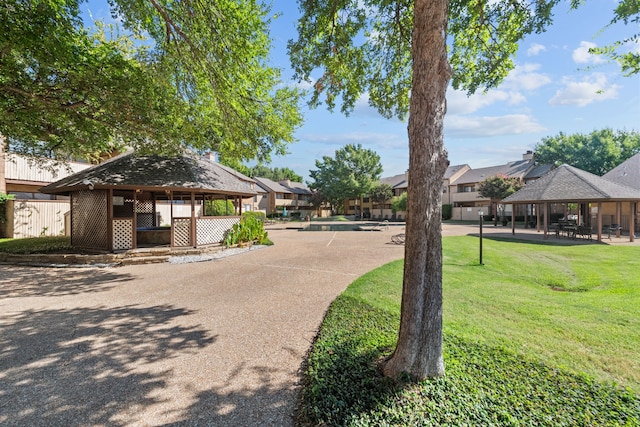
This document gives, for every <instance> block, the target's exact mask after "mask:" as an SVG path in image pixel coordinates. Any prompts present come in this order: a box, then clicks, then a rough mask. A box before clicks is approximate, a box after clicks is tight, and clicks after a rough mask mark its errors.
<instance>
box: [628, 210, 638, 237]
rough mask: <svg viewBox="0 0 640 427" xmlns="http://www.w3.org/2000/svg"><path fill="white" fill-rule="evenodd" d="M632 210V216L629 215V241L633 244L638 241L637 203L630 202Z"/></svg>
mask: <svg viewBox="0 0 640 427" xmlns="http://www.w3.org/2000/svg"><path fill="white" fill-rule="evenodd" d="M629 207H630V208H631V215H629V241H630V242H633V241H635V239H636V202H629Z"/></svg>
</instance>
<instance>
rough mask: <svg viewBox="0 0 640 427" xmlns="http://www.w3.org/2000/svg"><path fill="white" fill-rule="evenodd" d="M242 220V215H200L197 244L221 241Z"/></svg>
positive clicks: (197, 222)
mask: <svg viewBox="0 0 640 427" xmlns="http://www.w3.org/2000/svg"><path fill="white" fill-rule="evenodd" d="M239 222H240V217H237V216H234V217H200V218H197V220H196V236H197V244H198V246H199V245H210V244H214V243H220V242H222V240H223V239H224V237H225V234H226V232H227V231H228V230H230V229H231V227H233V225H234V224H237V223H239Z"/></svg>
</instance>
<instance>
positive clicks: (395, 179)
mask: <svg viewBox="0 0 640 427" xmlns="http://www.w3.org/2000/svg"><path fill="white" fill-rule="evenodd" d="M380 183H381V184H388V185H390V186H391V188H402V185H404V187H405V188H406V186H407V173H401V174H399V175H394V176H388V177H385V178H380Z"/></svg>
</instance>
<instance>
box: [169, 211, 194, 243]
mask: <svg viewBox="0 0 640 427" xmlns="http://www.w3.org/2000/svg"><path fill="white" fill-rule="evenodd" d="M173 245H174V246H191V218H174V219H173Z"/></svg>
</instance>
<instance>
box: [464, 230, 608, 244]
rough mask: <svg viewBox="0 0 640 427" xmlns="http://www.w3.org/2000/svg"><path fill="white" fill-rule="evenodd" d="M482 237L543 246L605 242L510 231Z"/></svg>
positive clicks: (474, 235) (475, 235)
mask: <svg viewBox="0 0 640 427" xmlns="http://www.w3.org/2000/svg"><path fill="white" fill-rule="evenodd" d="M468 236H473V237H477V238H480V235H479V234H477V233H472V234H468ZM482 238H483V239H486V240H494V241H496V242H513V243H528V244H531V245H542V246H583V245H601V244H603V243H601V242H598V241H597V240H584V239H582V240H581V239H567V238H556V237H555V236H549V238H548V239H547V240H544V239H543V238H542V237H537V236H536V238H531V239H528V238H526V237H518V235H517V234H516V235H515V236H514V235H512V234H510V233H504V234H502V233H500V234H497V233H487V234H484V235H483V236H482Z"/></svg>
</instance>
